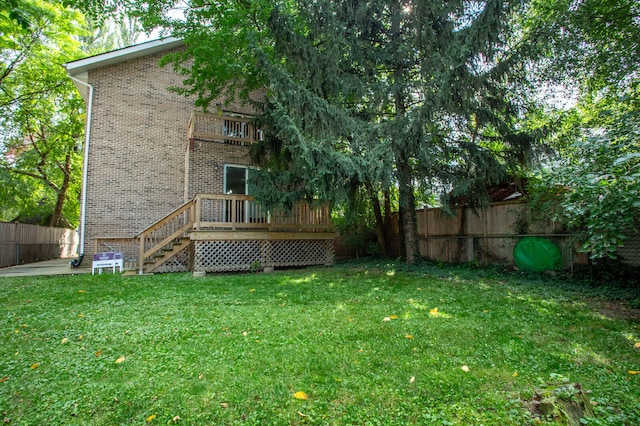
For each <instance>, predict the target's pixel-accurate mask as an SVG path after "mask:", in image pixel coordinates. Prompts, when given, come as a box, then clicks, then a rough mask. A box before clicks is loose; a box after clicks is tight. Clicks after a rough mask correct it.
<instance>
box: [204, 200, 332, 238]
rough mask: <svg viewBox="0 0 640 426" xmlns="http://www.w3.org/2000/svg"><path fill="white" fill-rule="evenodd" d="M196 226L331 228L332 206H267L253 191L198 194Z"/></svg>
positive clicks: (274, 229)
mask: <svg viewBox="0 0 640 426" xmlns="http://www.w3.org/2000/svg"><path fill="white" fill-rule="evenodd" d="M195 203H196V207H195V215H196V216H195V224H194V230H197V231H200V230H224V231H229V230H231V231H237V230H263V231H285V230H286V231H306V232H314V231H328V230H330V229H331V218H330V214H329V207H328V206H318V207H312V206H310V205H309V204H307V203H296V204H294V205H293V206H292V208H291V209H290V210H289V209H272V210H270V211H268V210H266V209H265V208H263V207H262V206H261V205H260V204H259V203H258V202H257V201H256V200H255V199H254V198H253V197H251V196H249V195H224V194H198V195H196V197H195Z"/></svg>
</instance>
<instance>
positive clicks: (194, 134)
mask: <svg viewBox="0 0 640 426" xmlns="http://www.w3.org/2000/svg"><path fill="white" fill-rule="evenodd" d="M187 137H188V138H189V140H192V141H193V140H201V141H212V142H221V143H226V144H231V145H248V144H252V143H255V142H258V141H261V140H262V139H263V137H264V135H263V133H262V130H260V129H259V128H257V127H256V126H255V125H253V123H252V119H251V117H250V116H247V115H242V114H231V113H223V114H209V113H204V112H199V111H192V112H191V119H190V120H189V126H188V129H187Z"/></svg>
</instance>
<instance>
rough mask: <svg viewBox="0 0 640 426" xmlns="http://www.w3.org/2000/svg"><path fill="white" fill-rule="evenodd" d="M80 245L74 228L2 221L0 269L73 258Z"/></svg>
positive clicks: (0, 228)
mask: <svg viewBox="0 0 640 426" xmlns="http://www.w3.org/2000/svg"><path fill="white" fill-rule="evenodd" d="M77 245H78V237H77V233H76V231H75V230H73V229H65V228H50V227H45V226H38V225H27V224H24V223H5V222H0V268H3V267H7V266H14V265H20V264H23V263H30V262H37V261H41V260H49V259H58V258H61V257H72V256H73V255H74V254H75V252H76V248H77Z"/></svg>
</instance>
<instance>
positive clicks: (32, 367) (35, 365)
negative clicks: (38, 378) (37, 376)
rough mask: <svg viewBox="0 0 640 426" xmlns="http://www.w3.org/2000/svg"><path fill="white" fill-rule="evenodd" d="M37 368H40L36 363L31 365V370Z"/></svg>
mask: <svg viewBox="0 0 640 426" xmlns="http://www.w3.org/2000/svg"><path fill="white" fill-rule="evenodd" d="M38 367H40V364H38V363H37V362H36V363H35V364H31V369H32V370H35V369H36V368H38Z"/></svg>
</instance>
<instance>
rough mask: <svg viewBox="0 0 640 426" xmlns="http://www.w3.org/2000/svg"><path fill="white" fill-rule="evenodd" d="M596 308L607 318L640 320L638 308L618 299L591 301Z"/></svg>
mask: <svg viewBox="0 0 640 426" xmlns="http://www.w3.org/2000/svg"><path fill="white" fill-rule="evenodd" d="M591 303H592V304H593V305H594V306H595V308H596V310H597V311H598V312H599V313H600V314H601V315H604V316H605V317H607V318H611V319H621V320H631V321H640V309H637V308H631V307H629V306H627V305H626V304H625V303H624V302H621V301H619V300H608V301H606V302H602V301H601V300H599V301H595V300H594V301H592V302H591Z"/></svg>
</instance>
